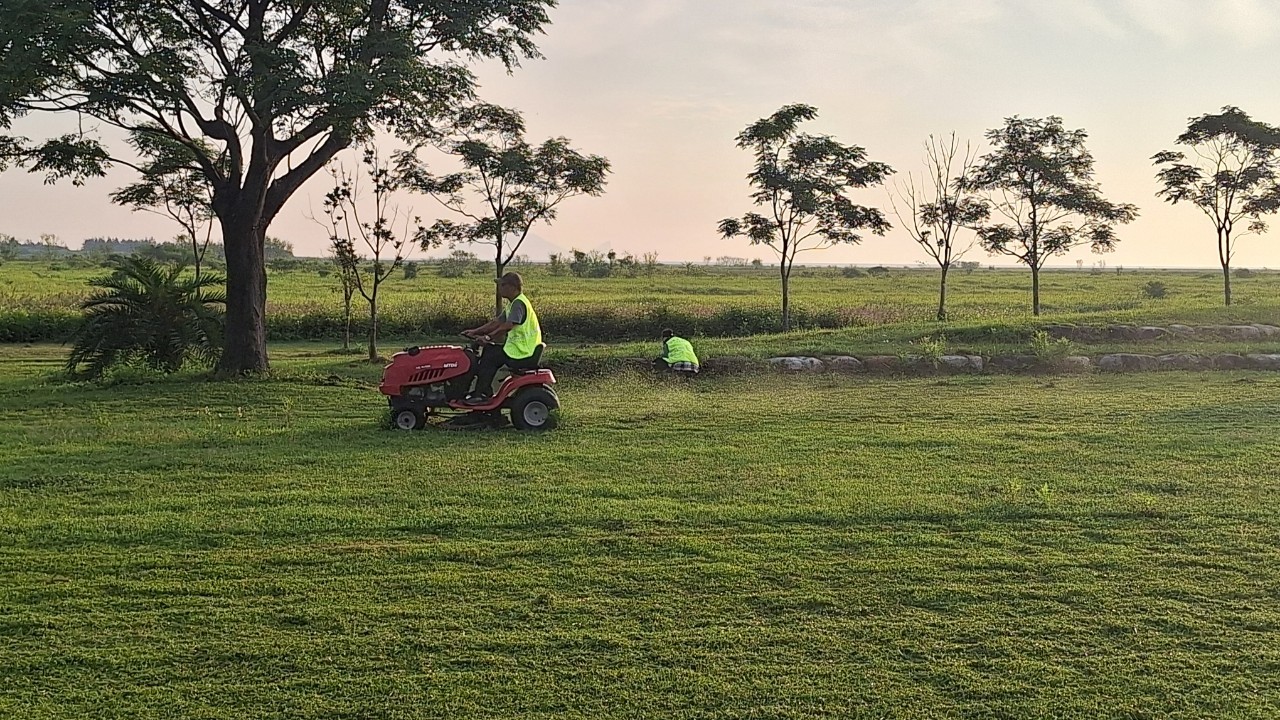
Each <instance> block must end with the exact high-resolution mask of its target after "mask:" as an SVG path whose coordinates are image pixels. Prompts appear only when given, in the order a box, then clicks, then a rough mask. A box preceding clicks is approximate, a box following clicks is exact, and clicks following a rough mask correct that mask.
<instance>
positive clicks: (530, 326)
mask: <svg viewBox="0 0 1280 720" xmlns="http://www.w3.org/2000/svg"><path fill="white" fill-rule="evenodd" d="M511 302H512V303H513V304H514V303H516V302H523V303H524V322H522V323H520V324H519V325H516V326H515V327H513V328H511V330H509V331H508V332H507V342H506V343H505V344H503V346H502V351H503V352H504V353H506V355H507V357H509V358H511V359H512V360H524V359H525V358H527V357H532V356H533V351H534V350H537V349H538V346H539V345H541V344H542V327H541V326H540V325H538V313H536V312H534V311H533V303H531V302H529V298H527V297H525V296H524V293H521V294H520V296H519V297H517V298H516V299H515V300H512V301H511ZM510 312H511V305H507V310H506V312H505V313H503V317H504V318H505V317H507V315H508V314H510Z"/></svg>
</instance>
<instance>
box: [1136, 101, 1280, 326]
mask: <svg viewBox="0 0 1280 720" xmlns="http://www.w3.org/2000/svg"><path fill="white" fill-rule="evenodd" d="M1177 144H1179V145H1182V146H1185V147H1187V148H1188V149H1189V150H1190V153H1191V155H1192V157H1188V155H1187V153H1184V152H1181V151H1177V150H1166V151H1164V152H1161V153H1157V154H1156V155H1155V157H1153V158H1152V160H1154V161H1155V164H1156V165H1157V166H1160V170H1159V171H1158V172H1157V173H1156V178H1157V179H1159V181H1160V183H1161V185H1163V186H1164V187H1163V188H1161V190H1160V192H1158V193H1156V196H1157V197H1161V198H1164V199H1165V200H1167V201H1169V202H1170V203H1172V204H1174V205H1176V204H1178V203H1180V202H1189V203H1191V204H1192V205H1195V206H1196V207H1198V208H1200V211H1201V212H1203V213H1204V214H1205V215H1206V216H1207V217H1208V218H1209V220H1211V221H1212V222H1213V228H1214V230H1215V231H1216V232H1217V236H1218V262H1219V264H1220V265H1221V266H1222V295H1223V299H1224V301H1225V302H1226V304H1227V305H1228V306H1230V305H1231V261H1232V259H1233V258H1234V257H1235V254H1236V243H1237V241H1239V239H1240V238H1241V237H1244V236H1246V235H1251V234H1255V233H1263V232H1266V230H1267V223H1266V221H1265V220H1263V218H1264V217H1265V216H1267V215H1270V214H1272V213H1275V212H1276V211H1277V210H1280V183H1278V180H1280V129H1277V128H1275V127H1273V126H1271V125H1267V124H1265V123H1262V122H1258V121H1257V120H1254V119H1252V118H1250V117H1249V116H1248V115H1247V114H1245V112H1244V111H1242V110H1241V109H1240V108H1237V107H1230V106H1228V107H1224V108H1223V109H1222V112H1221V113H1218V114H1217V115H1202V116H1200V117H1198V118H1191V121H1190V124H1189V125H1188V126H1187V130H1186V132H1184V133H1182V134H1181V135H1179V136H1178V139H1177Z"/></svg>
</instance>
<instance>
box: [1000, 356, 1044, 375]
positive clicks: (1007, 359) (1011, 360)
mask: <svg viewBox="0 0 1280 720" xmlns="http://www.w3.org/2000/svg"><path fill="white" fill-rule="evenodd" d="M1038 363H1039V359H1038V358H1037V357H1036V356H1035V355H996V356H995V357H993V358H991V360H989V361H988V362H987V364H988V365H989V366H990V367H991V369H992V370H1001V371H1004V372H1018V371H1021V370H1030V369H1031V368H1033V367H1035V366H1036V365H1037V364H1038Z"/></svg>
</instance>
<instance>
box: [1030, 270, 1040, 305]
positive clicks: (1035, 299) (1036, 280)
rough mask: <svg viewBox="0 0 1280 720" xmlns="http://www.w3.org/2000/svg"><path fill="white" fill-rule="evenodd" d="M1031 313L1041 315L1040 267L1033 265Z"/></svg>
mask: <svg viewBox="0 0 1280 720" xmlns="http://www.w3.org/2000/svg"><path fill="white" fill-rule="evenodd" d="M1031 314H1032V315H1035V316H1036V317H1040V268H1039V267H1038V266H1037V265H1035V264H1033V265H1032V266H1031Z"/></svg>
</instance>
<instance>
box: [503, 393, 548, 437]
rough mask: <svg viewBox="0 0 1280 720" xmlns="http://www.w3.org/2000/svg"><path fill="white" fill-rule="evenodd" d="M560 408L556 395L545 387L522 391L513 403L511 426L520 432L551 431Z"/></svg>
mask: <svg viewBox="0 0 1280 720" xmlns="http://www.w3.org/2000/svg"><path fill="white" fill-rule="evenodd" d="M559 407H560V400H559V399H558V398H556V394H555V393H553V392H551V390H549V389H547V388H545V387H534V388H529V389H527V390H522V391H520V393H519V394H518V395H516V396H515V398H514V399H513V400H512V401H511V424H512V425H515V426H516V428H517V429H519V430H550V429H552V428H554V427H555V426H556V412H555V411H556V410H557V409H559Z"/></svg>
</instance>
